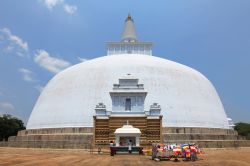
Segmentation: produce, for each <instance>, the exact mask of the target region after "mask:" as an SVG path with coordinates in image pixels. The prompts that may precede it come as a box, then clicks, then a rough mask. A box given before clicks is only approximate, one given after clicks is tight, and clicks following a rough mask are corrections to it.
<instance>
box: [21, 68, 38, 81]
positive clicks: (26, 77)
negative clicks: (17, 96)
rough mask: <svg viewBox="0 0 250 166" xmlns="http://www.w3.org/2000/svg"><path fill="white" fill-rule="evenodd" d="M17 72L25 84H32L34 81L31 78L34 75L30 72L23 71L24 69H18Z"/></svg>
mask: <svg viewBox="0 0 250 166" xmlns="http://www.w3.org/2000/svg"><path fill="white" fill-rule="evenodd" d="M18 72H20V73H21V75H22V78H23V80H24V81H27V82H34V81H35V80H34V78H33V75H34V73H33V72H32V71H30V70H28V69H25V68H20V69H19V70H18Z"/></svg>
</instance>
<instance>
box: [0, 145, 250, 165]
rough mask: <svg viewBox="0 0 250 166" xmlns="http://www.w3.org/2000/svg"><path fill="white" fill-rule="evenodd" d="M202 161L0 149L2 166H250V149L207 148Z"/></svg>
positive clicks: (82, 152) (72, 151)
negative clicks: (157, 159)
mask: <svg viewBox="0 0 250 166" xmlns="http://www.w3.org/2000/svg"><path fill="white" fill-rule="evenodd" d="M200 158H201V160H199V161H195V162H185V161H180V162H173V161H161V162H156V161H152V160H150V157H148V156H138V155H117V156H115V157H111V156H109V155H107V154H106V155H97V154H90V153H88V152H85V151H82V150H78V151H77V150H48V149H17V148H0V166H2V165H7V166H8V165H30V166H31V165H32V166H34V165H35V166H40V165H49V166H53V165H70V166H71V165H84V166H88V165H94V166H102V165H104V166H109V165H114V166H129V165H136V166H137V165H138V166H155V165H170V166H172V165H173V166H174V165H177V166H178V165H188V166H250V148H241V149H220V150H216V149H206V150H205V154H203V155H202V156H200Z"/></svg>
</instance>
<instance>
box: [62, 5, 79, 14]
mask: <svg viewBox="0 0 250 166" xmlns="http://www.w3.org/2000/svg"><path fill="white" fill-rule="evenodd" d="M64 11H66V12H67V13H69V14H74V13H75V12H76V11H77V6H75V5H69V4H65V5H64Z"/></svg>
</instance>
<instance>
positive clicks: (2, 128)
mask: <svg viewBox="0 0 250 166" xmlns="http://www.w3.org/2000/svg"><path fill="white" fill-rule="evenodd" d="M24 129H25V126H24V124H23V121H22V120H20V119H18V118H16V117H12V116H11V115H8V114H3V115H2V116H0V141H3V140H5V141H7V140H8V137H9V136H14V135H17V132H18V131H19V130H24Z"/></svg>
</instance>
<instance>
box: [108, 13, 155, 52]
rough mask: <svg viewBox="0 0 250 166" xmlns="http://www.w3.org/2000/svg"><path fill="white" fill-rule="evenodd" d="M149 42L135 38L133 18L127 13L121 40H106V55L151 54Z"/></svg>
mask: <svg viewBox="0 0 250 166" xmlns="http://www.w3.org/2000/svg"><path fill="white" fill-rule="evenodd" d="M152 46H153V44H152V43H151V42H140V41H138V40H137V36H136V31H135V25H134V20H133V18H132V17H131V15H130V14H128V16H127V18H126V20H125V24H124V30H123V34H122V38H121V41H118V42H107V55H121V54H137V55H152Z"/></svg>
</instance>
